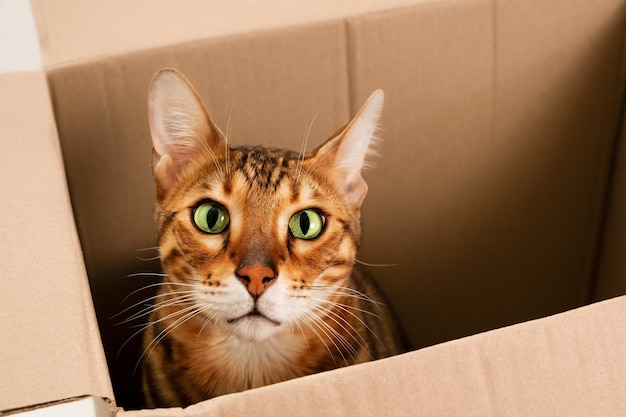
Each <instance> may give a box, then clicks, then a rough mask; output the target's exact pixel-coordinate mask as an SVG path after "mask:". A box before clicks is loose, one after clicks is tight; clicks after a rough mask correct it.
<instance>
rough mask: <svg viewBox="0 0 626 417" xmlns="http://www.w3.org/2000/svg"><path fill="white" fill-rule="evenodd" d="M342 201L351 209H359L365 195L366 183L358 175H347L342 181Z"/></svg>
mask: <svg viewBox="0 0 626 417" xmlns="http://www.w3.org/2000/svg"><path fill="white" fill-rule="evenodd" d="M343 189H344V200H345V202H346V203H347V204H348V205H349V206H350V207H352V208H353V209H357V210H358V209H360V208H361V204H363V199H364V198H365V195H366V194H367V183H366V182H365V180H364V179H363V177H362V176H361V174H360V173H353V174H350V175H348V176H347V177H345V178H344V180H343Z"/></svg>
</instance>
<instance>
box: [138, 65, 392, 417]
mask: <svg viewBox="0 0 626 417" xmlns="http://www.w3.org/2000/svg"><path fill="white" fill-rule="evenodd" d="M181 97H182V98H181ZM377 100H378V101H377ZM381 106H382V93H380V94H379V96H378V97H374V98H373V99H370V101H369V102H368V104H366V105H365V106H364V109H362V110H361V112H360V113H359V115H357V116H356V117H355V119H353V121H352V122H351V123H349V124H348V125H347V127H346V128H344V129H343V130H342V131H340V133H339V134H337V135H336V136H334V137H332V138H331V139H330V140H329V141H328V142H326V143H325V144H324V145H322V146H321V147H320V148H318V149H317V150H315V151H314V152H312V153H310V154H299V153H296V152H292V151H287V150H279V149H269V148H263V147H239V148H229V147H228V146H227V144H226V139H225V138H224V137H223V135H222V134H221V132H220V131H219V129H218V128H217V127H215V125H214V124H213V123H212V122H211V120H210V118H209V116H208V115H207V114H206V111H205V110H204V107H203V105H202V103H201V101H200V99H199V98H198V96H197V94H196V93H195V92H194V91H193V89H192V87H191V86H190V85H189V83H188V82H187V81H186V80H185V79H184V78H183V77H182V75H180V74H178V73H177V72H175V71H173V70H164V71H162V72H160V73H158V74H157V76H156V77H155V80H154V81H153V84H152V87H151V96H150V116H151V129H152V136H153V142H154V155H153V157H154V171H155V179H156V184H157V191H158V192H157V203H156V211H155V221H156V226H157V232H158V244H159V248H160V249H159V250H160V257H161V263H162V267H163V271H164V273H165V278H164V281H163V283H162V285H161V286H160V289H159V292H158V294H157V297H156V299H155V300H154V305H153V308H152V312H151V314H150V316H149V320H148V322H149V323H148V324H149V325H148V326H147V330H146V332H145V336H144V355H143V388H144V392H145V395H146V401H147V403H148V406H152V407H166V406H168V407H169V406H187V405H190V404H193V403H195V402H198V401H201V400H205V399H209V398H212V397H215V396H218V395H223V394H228V393H232V392H238V391H242V390H245V389H250V388H255V387H260V386H263V385H267V384H272V383H275V382H279V381H284V380H288V379H291V378H296V377H299V376H304V375H308V374H311V373H315V372H320V371H325V370H330V369H334V368H337V367H341V366H346V365H351V364H356V363H361V362H365V361H369V360H373V359H378V358H382V357H386V356H389V355H393V354H397V353H400V352H402V351H403V350H404V342H403V338H402V336H401V334H400V331H399V327H398V325H397V323H396V320H395V319H394V317H393V314H392V312H391V310H390V309H389V308H388V307H387V306H386V304H385V303H384V299H383V296H382V295H381V293H380V291H379V290H378V288H377V287H376V285H375V284H374V282H373V281H372V280H371V279H370V278H369V277H367V276H366V275H365V274H363V273H362V272H361V271H360V270H359V269H358V268H356V267H354V264H355V254H356V251H357V248H358V242H359V237H360V234H361V229H360V206H361V202H362V200H363V197H364V196H365V192H366V190H367V186H366V185H365V182H364V181H363V180H362V177H361V175H360V171H361V169H362V167H363V164H364V162H365V157H366V152H367V149H368V148H369V146H370V145H369V143H370V142H371V140H372V138H373V133H374V129H375V124H376V121H377V119H378V115H379V114H380V107H381ZM372 108H374V109H373V110H372ZM364 114H365V116H367V117H365V116H363V115H364ZM198 115H201V116H202V117H198ZM173 117H175V118H177V120H176V121H173V120H169V119H168V118H173ZM361 119H367V120H365V122H363V121H362V120H361ZM364 123H365V124H366V126H364V125H363V124H364ZM359 136H360V137H359ZM351 137H352V139H351ZM177 141H180V142H183V143H184V144H183V145H181V146H178V145H177ZM196 142H201V143H196ZM363 142H366V143H365V144H364V143H363ZM357 145H358V146H357ZM352 148H354V149H356V150H355V151H351V149H352ZM203 201H211V202H216V203H219V204H220V205H221V206H222V207H224V209H225V210H226V211H227V212H228V215H229V217H230V222H229V224H228V227H227V228H226V229H225V230H224V231H222V232H221V233H216V234H207V233H204V232H202V231H201V230H199V229H198V227H196V226H195V225H194V223H193V210H194V208H195V207H197V206H198V204H199V203H201V202H203ZM310 208H313V209H315V210H316V211H317V212H319V213H321V214H322V215H323V217H324V219H325V222H324V228H323V231H322V232H321V234H320V235H319V236H317V237H316V238H314V239H312V240H304V239H299V238H296V237H295V235H294V234H293V233H292V232H291V231H290V228H289V222H290V218H291V216H293V215H294V214H295V213H298V212H299V211H301V210H305V209H310ZM246 266H247V267H254V268H257V269H255V270H254V271H261V270H262V271H263V272H264V273H265V274H266V275H268V276H267V277H263V279H262V280H261V279H260V278H259V280H257V281H255V282H256V284H255V285H256V286H254V285H253V284H251V280H254V279H255V278H254V277H253V274H252V273H249V274H248V275H249V276H248V275H245V274H244V272H243V271H244V269H243V268H244V267H246ZM255 273H256V272H255ZM250 277H252V278H250Z"/></svg>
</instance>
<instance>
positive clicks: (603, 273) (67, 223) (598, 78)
mask: <svg viewBox="0 0 626 417" xmlns="http://www.w3.org/2000/svg"><path fill="white" fill-rule="evenodd" d="M32 6H33V9H34V12H35V16H36V20H37V24H38V28H39V31H40V39H41V43H42V56H43V59H44V63H45V71H44V72H43V73H25V74H16V75H3V76H0V92H1V93H0V110H1V111H0V117H2V123H0V138H2V140H0V146H1V147H2V151H3V152H2V154H3V155H4V156H5V162H4V163H3V164H0V173H2V174H3V175H2V176H1V177H0V178H1V179H2V187H0V190H1V191H0V192H2V199H1V201H2V210H3V216H2V218H1V219H0V230H1V231H2V233H0V245H1V246H2V250H3V253H5V259H6V261H4V262H5V263H6V264H5V265H4V266H5V267H4V268H3V272H2V275H1V277H2V283H3V291H1V292H0V303H1V305H2V308H3V314H2V316H1V317H0V329H1V330H2V334H3V338H2V342H0V354H1V357H2V358H3V359H2V362H0V373H1V374H2V378H1V382H0V410H15V409H18V408H20V407H24V406H30V405H33V404H39V403H47V402H53V401H56V400H63V399H66V398H74V397H77V396H83V395H90V396H94V397H96V398H108V399H110V400H114V401H115V402H114V403H112V405H111V407H110V409H111V413H112V414H115V413H117V414H119V415H129V416H135V415H137V416H142V415H148V416H177V415H203V416H204V415H206V416H209V415H211V416H213V415H229V416H231V415H233V416H234V415H246V414H247V415H249V414H253V415H277V414H281V413H282V414H283V415H294V414H298V415H324V414H336V415H420V414H428V415H446V416H454V415H459V416H461V415H463V416H468V415H469V416H471V415H494V416H506V415H511V416H513V415H515V416H524V415H528V416H531V415H532V416H535V415H557V416H560V415H563V416H565V415H567V416H572V415H578V416H607V415H609V416H610V415H615V416H617V415H623V414H624V412H625V410H626V389H625V388H626V382H624V381H625V380H626V379H625V378H626V358H625V357H624V355H623V352H624V350H625V347H626V332H625V330H624V326H623V320H624V319H626V298H624V297H621V298H617V299H614V300H611V301H606V302H602V303H599V304H594V305H590V306H587V307H583V308H580V309H575V308H576V307H580V306H584V305H587V304H590V303H592V302H594V301H599V300H601V299H606V298H610V297H613V296H617V295H621V294H624V293H625V292H626V278H625V276H626V275H625V274H626V263H625V261H624V258H623V257H622V256H621V252H622V250H623V248H624V247H626V246H625V245H626V242H625V241H624V236H625V235H626V217H625V216H626V215H625V214H624V213H625V211H624V204H626V192H625V191H624V189H625V188H624V182H625V181H626V177H625V175H626V171H625V169H626V168H624V167H625V164H626V160H625V159H624V158H626V156H625V154H624V148H623V146H622V143H623V140H622V122H623V93H624V78H625V74H624V65H623V64H624V33H625V32H624V29H625V27H624V26H625V24H626V1H624V0H596V1H594V2H573V1H568V0H541V1H540V0H526V1H519V0H498V1H491V0H489V1H488V0H449V1H443V0H434V1H420V0H394V1H393V2H389V1H383V0H374V1H371V2H358V1H355V0H339V1H338V0H334V1H329V0H324V1H320V2H316V3H315V5H312V4H305V3H304V2H288V1H284V0H281V1H275V2H271V3H270V4H256V3H255V2H251V1H246V0H238V1H233V2H229V3H228V4H224V2H219V3H218V2H200V1H190V2H184V3H180V2H179V3H174V2H171V3H170V2H154V1H147V0H143V1H135V2H124V1H121V0H116V1H108V2H85V1H80V0H65V1H63V2H62V3H59V2H47V1H43V0H33V1H32ZM162 67H176V68H178V69H179V70H181V71H182V72H183V73H185V74H186V75H187V76H188V77H189V78H190V80H191V81H192V82H193V83H194V85H195V86H196V87H197V88H198V90H199V92H200V94H201V96H202V97H203V99H204V100H205V102H206V104H207V106H208V107H209V109H210V111H211V113H212V115H213V116H214V119H215V121H216V122H217V123H218V124H219V125H221V126H223V127H225V126H226V125H227V123H228V121H229V120H230V121H231V131H232V136H231V140H232V142H234V143H235V144H243V143H261V144H265V145H272V146H283V147H290V148H292V149H298V148H299V145H300V140H301V137H302V134H303V132H304V130H305V129H306V128H307V126H308V124H309V123H310V122H311V120H312V119H313V117H314V116H315V115H316V114H317V118H316V119H315V125H314V126H313V129H312V133H311V139H310V142H309V143H311V144H318V143H320V142H321V141H322V140H323V139H325V138H326V137H328V136H329V135H330V134H331V133H332V132H333V131H335V130H336V128H337V127H338V126H340V125H342V124H343V123H345V122H346V121H347V120H348V118H349V117H350V115H351V114H353V113H354V111H355V109H356V108H357V106H358V105H359V104H360V103H361V102H362V101H363V100H364V99H365V97H367V95H369V93H370V92H371V91H373V90H374V89H375V88H383V89H384V90H385V92H386V107H385V110H384V121H383V127H384V139H385V142H384V144H383V145H382V146H381V149H380V151H381V154H382V155H383V156H382V157H381V158H380V159H379V160H378V162H377V166H376V168H375V169H374V170H372V171H370V172H369V173H368V174H367V180H368V183H369V185H370V191H369V194H368V197H367V199H366V202H365V207H364V212H363V227H364V239H363V246H362V249H361V252H360V255H359V259H360V260H362V261H364V262H366V263H372V264H394V266H386V267H382V266H380V267H375V266H372V267H371V268H370V271H371V272H372V273H373V274H374V275H375V277H376V278H377V279H378V281H379V283H380V284H381V286H382V287H383V288H384V290H385V291H386V293H387V294H388V295H389V297H390V299H391V301H392V304H393V305H394V307H395V308H396V309H397V311H398V313H399V315H400V318H401V320H402V322H403V324H404V327H405V328H406V330H407V333H408V335H409V337H410V339H411V341H412V344H413V346H414V348H416V349H418V350H416V351H415V352H412V353H409V354H406V355H402V356H399V357H395V358H390V359H387V360H383V361H379V362H375V363H369V364H366V365H360V366H356V367H351V368H346V369H342V370H337V371H333V372H328V373H324V374H319V375H314V376H311V377H306V378H301V379H298V380H293V381H289V382H286V383H282V384H277V385H274V386H269V387H265V388H262V389H259V390H252V391H247V392H244V393H240V394H234V395H229V396H225V397H220V398H216V399H213V400H210V401H207V402H204V403H201V404H198V405H196V406H193V407H190V408H189V409H186V410H143V411H123V410H122V409H121V408H124V409H126V410H128V409H131V408H133V407H135V406H136V405H137V404H138V403H137V402H136V395H137V394H136V392H134V391H133V387H134V386H135V385H136V380H137V378H136V376H135V375H134V373H133V368H134V367H135V364H136V361H137V360H138V357H139V355H140V353H139V352H138V350H137V343H136V342H137V339H138V338H137V337H135V338H132V339H130V343H128V344H125V342H126V341H127V340H128V339H129V338H131V336H132V335H133V333H134V332H135V329H133V328H129V327H128V326H127V325H122V326H119V325H118V326H116V322H119V321H122V320H120V319H119V318H117V317H114V316H115V315H116V314H118V313H120V312H121V311H122V310H124V308H126V307H127V306H129V305H131V304H132V303H133V302H134V301H136V300H141V299H142V298H145V297H146V295H145V294H146V292H145V291H140V292H139V293H136V294H134V296H131V297H130V298H129V299H127V296H128V295H129V294H132V293H133V291H135V290H137V289H138V288H142V287H144V286H146V285H149V284H150V283H152V282H154V280H153V279H151V278H150V277H149V276H147V277H138V276H135V274H137V273H139V272H145V273H151V272H155V271H157V270H158V265H157V264H156V262H155V261H143V260H141V259H138V258H142V259H143V258H151V257H152V256H154V251H152V252H151V251H150V250H145V251H143V250H141V249H142V248H150V247H153V246H154V231H153V227H152V207H153V200H154V186H153V183H152V178H151V171H150V149H151V144H150V140H149V136H148V127H147V109H146V95H147V87H148V84H149V82H150V79H151V77H152V75H153V74H154V72H155V71H156V70H157V69H159V68H162ZM48 89H49V91H48ZM231 115H232V116H231ZM59 144H60V148H59ZM66 181H67V182H66ZM68 195H69V197H70V198H71V205H70V199H69V198H68ZM77 236H78V237H79V238H80V243H79V241H78V239H77ZM83 262H84V263H83ZM395 264H398V265H395ZM87 277H88V278H87ZM89 289H91V294H90V292H89ZM92 299H93V304H92ZM572 309H575V310H572ZM567 310H572V311H567ZM563 311H567V312H566V313H563V314H560V315H556V316H553V317H547V318H542V319H540V320H537V321H531V322H527V321H528V320H531V319H536V318H540V317H546V316H549V315H552V314H555V313H559V312H563ZM94 312H95V314H94ZM96 317H97V321H96ZM521 322H526V323H523V324H516V325H514V326H512V327H506V328H502V329H499V330H494V331H490V332H487V333H480V332H484V331H488V330H491V329H496V328H501V327H503V326H507V325H511V324H515V323H521ZM98 330H99V332H98ZM477 333H480V334H477ZM468 335H474V336H471V337H467V338H463V337H464V336H468ZM459 338H461V339H459ZM451 340H452V341H451ZM440 342H446V343H443V344H440V345H436V344H437V343H440ZM433 345H436V346H433ZM427 346H430V347H427ZM105 356H106V361H105ZM107 363H108V371H107ZM109 373H110V376H109Z"/></svg>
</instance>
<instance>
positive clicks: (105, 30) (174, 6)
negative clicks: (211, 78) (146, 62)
mask: <svg viewBox="0 0 626 417" xmlns="http://www.w3.org/2000/svg"><path fill="white" fill-rule="evenodd" d="M431 1H433V0H361V1H354V0H317V1H315V2H310V1H303V0H299V1H293V0H273V1H271V2H258V1H255V0H230V1H227V2H225V1H221V0H191V1H190V0H187V1H184V2H178V1H168V0H135V1H131V2H128V1H124V0H107V1H95V2H94V1H89V0H63V1H61V2H50V1H46V0H31V3H32V5H33V11H34V13H35V18H36V20H37V26H38V27H39V32H40V37H41V43H42V49H43V51H42V52H43V54H42V55H43V60H44V64H45V65H46V66H48V67H50V66H53V67H54V66H59V65H67V64H72V63H76V62H82V61H85V60H92V59H97V58H101V57H106V56H110V55H119V54H124V53H129V52H136V51H141V50H145V49H150V48H153V47H155V46H173V45H177V44H180V43H185V42H190V41H195V40H198V39H209V38H219V37H227V36H232V35H240V34H245V33H252V32H259V31H267V30H273V29H279V28H285V27H290V26H301V25H308V24H312V23H320V22H325V21H329V20H334V19H340V18H344V17H345V16H352V15H358V14H362V13H366V12H372V11H377V10H385V9H389V8H397V7H402V6H406V5H414V4H416V3H425V2H426V3H427V2H431ZM86 35H87V36H86Z"/></svg>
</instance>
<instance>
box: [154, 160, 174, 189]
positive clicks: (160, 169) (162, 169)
mask: <svg viewBox="0 0 626 417" xmlns="http://www.w3.org/2000/svg"><path fill="white" fill-rule="evenodd" d="M176 175H177V174H176V169H175V167H174V161H172V158H171V157H170V156H169V155H163V156H162V157H161V159H159V161H158V162H157V163H156V165H155V166H154V178H155V179H156V181H157V182H158V184H159V186H160V188H161V189H162V190H163V191H167V190H169V189H170V188H171V187H172V185H174V183H175V181H176Z"/></svg>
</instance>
